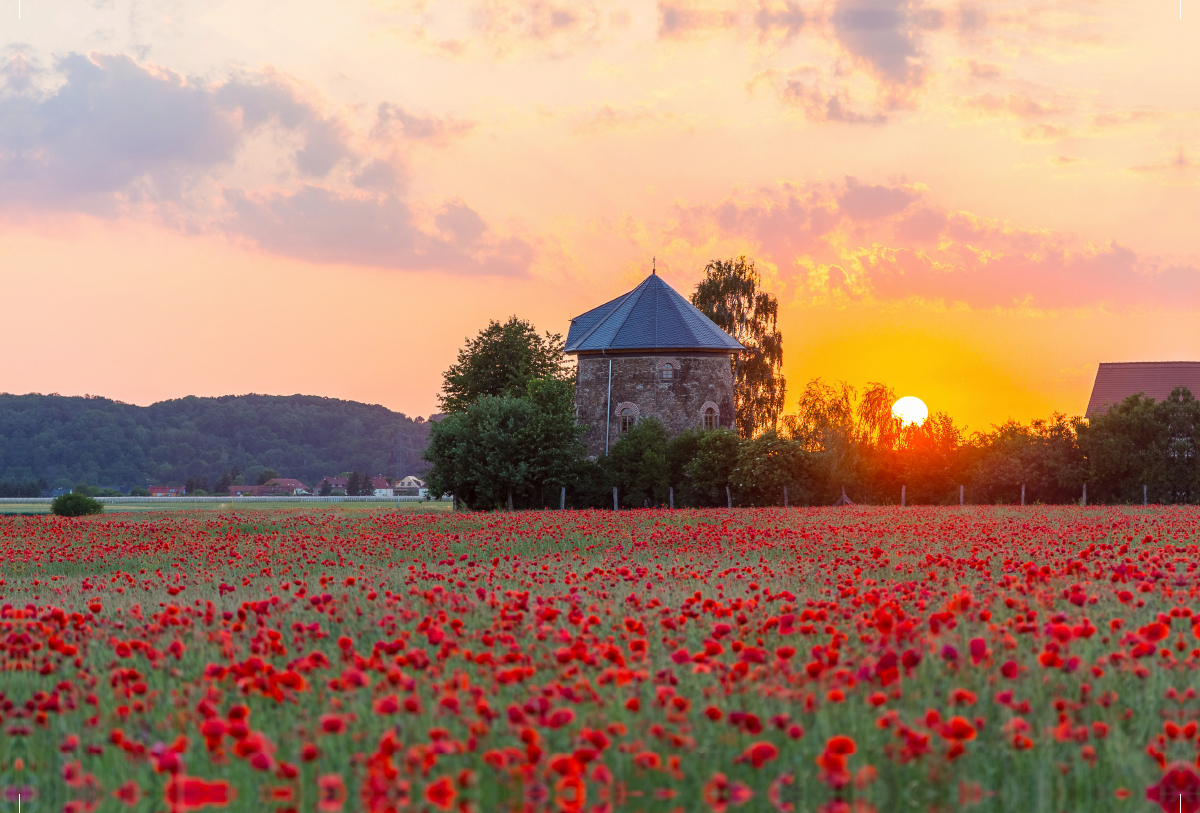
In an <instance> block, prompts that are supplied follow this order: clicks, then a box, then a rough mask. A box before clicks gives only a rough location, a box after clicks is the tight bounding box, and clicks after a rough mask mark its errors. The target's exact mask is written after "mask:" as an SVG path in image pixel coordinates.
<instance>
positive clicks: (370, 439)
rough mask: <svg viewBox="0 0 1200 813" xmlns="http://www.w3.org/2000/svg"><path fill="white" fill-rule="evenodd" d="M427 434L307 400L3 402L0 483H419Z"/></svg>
mask: <svg viewBox="0 0 1200 813" xmlns="http://www.w3.org/2000/svg"><path fill="white" fill-rule="evenodd" d="M428 434H429V426H428V424H427V423H426V422H425V421H424V420H421V419H416V420H414V419H411V418H408V417H406V416H405V415H402V414H400V413H398V412H392V411H391V410H389V409H387V408H385V407H382V406H376V405H370V404H360V403H356V402H354V401H340V400H338V399H335V398H320V397H317V396H311V395H292V396H273V395H239V396H222V397H219V398H197V397H188V398H181V399H178V400H174V401H162V402H159V403H156V404H151V405H150V406H148V407H139V406H134V405H132V404H122V403H120V402H118V401H111V400H108V399H106V398H95V397H92V398H77V397H61V396H55V395H6V394H0V438H3V439H4V442H3V443H0V480H8V481H13V480H15V481H23V480H30V479H37V478H38V477H42V478H45V479H46V480H47V481H49V482H52V483H53V482H55V481H56V480H63V481H65V482H63V483H58V484H57V485H67V486H68V487H69V485H70V484H73V483H77V482H79V481H81V480H86V481H87V482H89V483H104V484H106V485H114V486H120V487H121V488H128V487H130V486H135V485H139V486H145V485H146V481H147V480H149V481H151V483H153V484H160V485H161V484H182V483H183V482H184V481H185V479H186V478H188V477H199V476H201V475H205V476H206V477H207V478H209V480H211V478H214V477H217V476H218V475H219V474H220V473H221V472H224V471H228V470H229V469H231V468H234V467H236V468H237V469H238V470H239V471H242V472H254V473H257V471H258V470H259V467H261V468H268V467H269V468H272V469H275V470H276V471H280V472H286V474H287V476H288V477H295V478H297V479H299V480H301V481H302V482H305V483H314V482H316V481H317V480H318V479H319V478H321V477H323V476H325V475H327V474H329V473H330V472H333V471H342V470H344V469H348V468H354V469H358V470H359V471H374V472H382V473H385V474H389V475H391V476H404V475H406V474H416V475H418V476H419V475H420V474H421V473H422V472H423V471H424V469H425V463H424V462H423V461H422V460H421V457H420V453H421V450H422V449H423V448H424V447H425V441H426V438H427V437H428ZM230 482H232V481H230ZM230 482H227V483H225V484H224V486H225V487H227V486H228V485H230ZM251 482H253V480H251ZM225 487H222V488H217V487H215V486H214V488H213V489H212V490H213V491H214V492H216V493H219V494H223V493H225Z"/></svg>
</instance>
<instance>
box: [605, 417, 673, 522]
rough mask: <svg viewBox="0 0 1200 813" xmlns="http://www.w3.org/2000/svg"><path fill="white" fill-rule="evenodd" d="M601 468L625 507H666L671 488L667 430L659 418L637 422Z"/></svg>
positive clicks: (618, 441)
mask: <svg viewBox="0 0 1200 813" xmlns="http://www.w3.org/2000/svg"><path fill="white" fill-rule="evenodd" d="M601 467H602V468H603V469H604V470H605V471H606V472H607V473H608V474H609V480H610V482H611V483H612V485H614V486H616V487H617V495H618V498H619V499H620V501H621V505H623V506H625V507H626V508H642V507H650V506H659V505H665V504H666V503H667V499H668V492H667V489H668V487H669V486H670V485H671V483H670V479H669V476H668V475H669V468H668V466H667V428H666V427H665V426H663V423H662V421H660V420H658V418H644V419H642V420H640V421H638V422H637V423H636V424H634V426H633V427H632V428H631V429H630V430H629V431H628V432H626V433H624V434H623V435H621V437H620V439H619V440H617V442H616V443H614V444H613V445H612V448H611V449H610V450H609V454H608V457H606V458H604V460H603V461H602V463H601Z"/></svg>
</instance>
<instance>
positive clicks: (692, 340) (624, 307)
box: [565, 274, 745, 353]
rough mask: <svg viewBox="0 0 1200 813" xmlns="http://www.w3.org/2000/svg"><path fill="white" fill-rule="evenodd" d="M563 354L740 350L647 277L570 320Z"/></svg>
mask: <svg viewBox="0 0 1200 813" xmlns="http://www.w3.org/2000/svg"><path fill="white" fill-rule="evenodd" d="M565 349H566V352H568V353H587V352H599V351H601V350H624V351H629V350H717V351H723V352H726V353H731V352H734V351H737V350H744V349H745V348H743V347H742V346H741V345H740V344H738V343H737V342H736V341H734V339H733V337H732V336H730V335H729V334H728V333H726V332H725V331H723V330H721V328H719V327H717V326H716V324H715V323H714V322H713V321H712V320H711V319H709V318H708V317H707V316H705V315H704V314H703V313H701V312H700V311H699V310H698V309H697V308H696V306H695V305H693V304H692V303H691V302H688V301H687V300H686V299H684V298H683V297H682V296H680V295H679V294H678V293H676V292H675V289H674V288H672V287H671V286H670V285H667V283H665V282H663V280H662V277H660V276H658V275H657V274H651V275H650V276H648V277H646V279H645V280H643V281H642V284H641V285H639V286H638V287H636V288H634V289H633V290H632V291H630V292H629V293H627V294H625V295H624V296H619V297H617V298H616V299H614V300H612V301H611V302H605V303H604V304H603V305H601V306H600V307H598V308H592V309H591V310H590V311H588V312H587V313H585V314H582V315H581V316H576V317H575V318H574V319H572V320H571V329H570V330H569V331H567V345H566V348H565Z"/></svg>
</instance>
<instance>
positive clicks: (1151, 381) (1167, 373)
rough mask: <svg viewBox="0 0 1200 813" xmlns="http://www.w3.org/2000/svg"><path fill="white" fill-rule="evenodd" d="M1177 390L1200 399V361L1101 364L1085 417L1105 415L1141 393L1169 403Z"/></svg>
mask: <svg viewBox="0 0 1200 813" xmlns="http://www.w3.org/2000/svg"><path fill="white" fill-rule="evenodd" d="M1176 387H1187V388H1188V389H1189V390H1190V391H1191V393H1192V395H1194V396H1197V397H1200V361H1128V362H1101V364H1100V367H1099V369H1097V370H1096V383H1095V384H1093V385H1092V397H1091V398H1090V399H1089V400H1088V405H1087V412H1086V413H1085V414H1086V415H1087V416H1089V417H1091V416H1093V415H1102V414H1104V413H1105V412H1108V408H1109V407H1110V406H1113V405H1114V404H1119V403H1121V402H1122V401H1124V400H1125V399H1126V398H1128V397H1129V396H1130V395H1136V394H1137V393H1139V392H1140V393H1142V394H1143V395H1145V396H1146V397H1147V398H1153V399H1154V400H1155V401H1165V400H1167V396H1169V395H1170V394H1171V390H1173V389H1175V388H1176Z"/></svg>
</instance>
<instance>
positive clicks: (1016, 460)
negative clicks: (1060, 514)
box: [969, 412, 1087, 504]
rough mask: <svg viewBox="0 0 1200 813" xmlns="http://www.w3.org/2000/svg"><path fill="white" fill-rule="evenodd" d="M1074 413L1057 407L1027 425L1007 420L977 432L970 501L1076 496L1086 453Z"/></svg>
mask: <svg viewBox="0 0 1200 813" xmlns="http://www.w3.org/2000/svg"><path fill="white" fill-rule="evenodd" d="M1080 428H1081V424H1080V423H1079V421H1078V419H1069V418H1067V416H1066V415H1063V414H1062V413H1059V412H1056V413H1054V415H1053V416H1051V418H1050V419H1048V420H1046V419H1038V420H1035V421H1032V422H1030V424H1029V425H1028V426H1025V425H1023V424H1019V423H1017V422H1016V421H1009V422H1007V423H1005V424H1003V425H1001V426H997V427H994V428H993V429H992V431H991V432H987V433H983V434H980V435H977V436H976V438H975V445H976V447H977V448H978V449H979V453H978V455H977V461H976V462H975V464H974V468H973V470H972V472H971V475H970V478H969V479H970V482H971V485H972V494H971V501H972V502H977V503H984V504H991V503H1009V504H1011V503H1018V502H1020V500H1021V486H1022V485H1024V486H1025V492H1026V493H1025V500H1026V502H1027V503H1031V504H1032V503H1034V502H1043V503H1058V504H1061V503H1069V502H1073V501H1075V500H1077V499H1079V496H1080V493H1081V492H1082V488H1083V482H1084V479H1085V478H1086V477H1087V459H1086V457H1085V456H1084V452H1083V450H1082V449H1081V448H1080V446H1079V440H1078V436H1077V432H1078V431H1079V429H1080Z"/></svg>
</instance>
